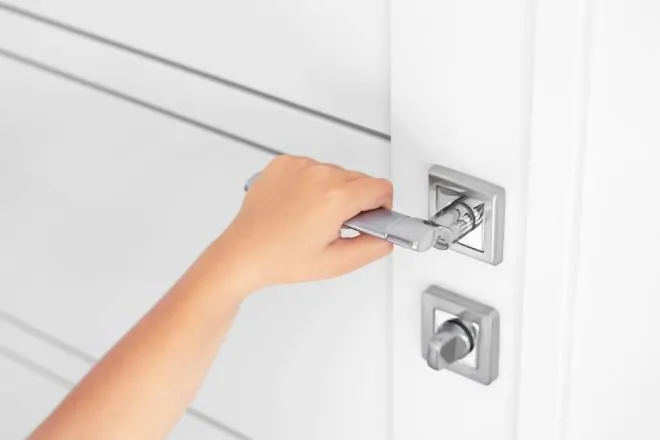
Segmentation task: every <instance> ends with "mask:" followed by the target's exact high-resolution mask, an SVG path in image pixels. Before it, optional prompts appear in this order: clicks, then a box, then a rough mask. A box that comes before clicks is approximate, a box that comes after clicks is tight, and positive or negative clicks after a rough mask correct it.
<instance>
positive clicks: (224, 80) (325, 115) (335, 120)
mask: <svg viewBox="0 0 660 440" xmlns="http://www.w3.org/2000/svg"><path fill="white" fill-rule="evenodd" d="M0 9H4V10H5V11H7V12H10V13H13V14H16V15H19V16H22V17H24V18H28V19H31V20H35V21H38V22H40V23H43V24H45V25H48V26H52V27H55V28H58V29H60V30H63V31H66V32H70V33H73V34H76V35H79V36H81V37H84V38H87V39H90V40H93V41H96V42H98V43H102V44H105V45H108V46H112V47H114V48H115V49H119V50H123V51H126V52H129V53H131V54H133V55H137V56H139V57H142V58H146V59H149V60H151V61H153V62H156V63H160V64H164V65H166V66H168V67H171V68H174V69H177V70H180V71H182V72H186V73H188V74H191V75H195V76H197V77H200V78H203V79H206V80H209V81H212V82H215V83H219V84H222V85H224V86H227V87H231V88H233V89H236V90H239V91H241V92H243V93H247V94H250V95H253V96H256V97H259V98H262V99H265V100H268V101H271V102H274V103H277V104H279V105H282V106H285V107H289V108H292V109H294V110H297V111H300V112H303V113H306V114H308V115H311V116H315V117H317V118H320V119H324V120H326V121H329V122H332V123H335V124H338V125H342V126H344V127H347V128H350V129H353V130H356V131H359V132H361V133H363V134H367V135H370V136H374V137H377V138H379V139H384V140H386V141H389V140H391V136H390V135H388V134H386V133H383V132H380V131H378V130H375V129H373V128H369V127H366V126H364V125H361V124H357V123H355V122H351V121H348V120H346V119H342V118H339V117H337V116H333V115H330V114H328V113H324V112H321V111H319V110H314V109H313V108H310V107H307V106H304V105H301V104H297V103H295V102H293V101H289V100H287V99H284V98H280V97H277V96H274V95H271V94H268V93H266V92H262V91H261V90H257V89H254V88H252V87H248V86H246V85H243V84H240V83H237V82H235V81H232V80H229V79H227V78H223V77H220V76H217V75H213V74H210V73H208V72H204V71H202V70H199V69H196V68H194V67H190V66H187V65H185V64H182V63H179V62H176V61H172V60H170V59H167V58H164V57H162V56H159V55H156V54H154V53H151V52H147V51H145V50H142V49H138V48H135V47H133V46H129V45H127V44H124V43H120V42H118V41H115V40H111V39H109V38H106V37H102V36H100V35H98V34H94V33H92V32H89V31H86V30H83V29H80V28H77V27H74V26H72V25H69V24H66V23H63V22H61V21H57V20H53V19H51V18H48V17H45V16H43V15H40V14H37V13H34V12H31V11H28V10H26V9H23V8H19V7H17V6H14V5H11V4H7V3H4V2H0Z"/></svg>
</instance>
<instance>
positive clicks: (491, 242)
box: [245, 165, 504, 264]
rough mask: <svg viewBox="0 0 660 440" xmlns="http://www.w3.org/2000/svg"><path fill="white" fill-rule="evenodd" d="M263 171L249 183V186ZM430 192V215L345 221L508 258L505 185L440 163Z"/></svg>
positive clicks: (406, 239) (406, 243)
mask: <svg viewBox="0 0 660 440" xmlns="http://www.w3.org/2000/svg"><path fill="white" fill-rule="evenodd" d="M257 176H258V174H257V175H255V176H253V177H252V178H251V179H250V180H249V181H248V182H247V184H246V185H245V190H246V191H247V190H248V189H249V188H250V186H251V184H252V182H253V181H254V179H255V178H256V177H257ZM428 195H429V207H428V210H429V214H428V219H422V218H417V217H410V216H407V215H404V214H401V213H399V212H396V211H392V210H389V209H385V208H379V209H374V210H372V211H366V212H363V213H361V214H358V215H357V216H355V217H353V218H351V219H349V220H347V221H346V222H345V223H344V226H345V227H347V228H349V229H353V230H355V231H358V232H360V233H363V234H368V235H372V236H374V237H378V238H380V239H383V240H387V241H388V242H390V243H393V244H395V245H397V246H401V247H403V248H406V249H410V250H414V251H418V252H425V251H427V250H429V249H432V248H435V249H440V250H445V249H452V250H455V251H457V252H460V253H462V254H465V255H468V256H471V257H473V258H476V259H479V260H481V261H485V262H487V263H490V264H499V263H500V262H501V261H502V245H503V240H504V189H503V188H501V187H499V186H497V185H493V184H491V183H488V182H485V181H483V180H480V179H477V178H475V177H472V176H469V175H467V174H463V173H460V172H458V171H455V170H452V169H449V168H445V167H442V166H439V165H435V166H433V167H431V169H430V170H429V184H428ZM468 235H469V236H470V237H469V238H470V239H469V244H468V240H467V238H468ZM464 239H465V240H464Z"/></svg>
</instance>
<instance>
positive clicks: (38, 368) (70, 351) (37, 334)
mask: <svg viewBox="0 0 660 440" xmlns="http://www.w3.org/2000/svg"><path fill="white" fill-rule="evenodd" d="M0 320H3V321H5V322H6V323H7V324H9V325H11V326H12V327H14V328H16V329H17V330H19V331H21V332H23V333H25V334H27V335H28V336H32V337H34V338H35V339H38V340H39V341H41V342H43V343H44V344H47V345H50V346H51V347H53V348H55V349H57V350H60V351H63V352H64V353H65V354H67V355H70V356H72V357H75V358H76V359H79V360H82V361H83V362H85V363H87V364H90V365H92V364H95V363H96V362H97V359H96V358H94V357H93V356H90V355H89V354H87V353H84V352H82V351H80V350H78V349H77V348H74V347H72V346H71V345H69V344H67V343H66V342H64V341H61V340H59V339H57V338H55V337H54V336H51V335H49V334H48V333H46V332H44V331H42V330H40V329H38V328H36V327H33V326H32V325H30V324H28V323H27V322H25V321H23V320H21V319H19V318H17V317H16V316H14V315H12V314H10V313H7V312H6V311H4V310H0ZM0 356H4V357H5V358H7V359H9V360H11V361H13V362H15V363H17V364H18V365H20V366H22V367H24V368H26V369H28V370H29V371H31V372H33V373H35V374H37V375H39V376H41V377H44V378H46V379H48V380H50V381H52V382H55V383H57V384H58V385H61V386H63V387H65V388H67V389H68V390H71V389H72V388H73V387H74V386H75V385H76V384H75V382H73V381H71V380H69V379H67V378H65V377H64V376H61V375H59V374H57V373H55V372H54V371H52V370H51V369H49V368H48V367H46V366H44V365H41V364H39V363H37V362H34V361H33V360H31V359H29V358H28V357H26V356H23V355H22V354H19V353H17V352H16V351H14V350H12V349H10V348H8V347H5V346H4V345H2V344H0ZM186 414H187V415H189V416H190V417H192V418H194V419H197V420H199V421H200V422H202V423H205V424H207V425H209V426H211V427H212V428H215V429H218V430H220V431H223V432H226V433H227V434H230V435H232V436H234V437H236V439H237V440H251V438H250V437H248V436H246V435H245V434H243V433H241V432H239V431H236V430H235V429H233V428H230V427H229V426H227V425H224V424H222V423H220V422H218V421H217V420H215V419H214V418H213V417H211V416H209V415H207V414H205V413H203V412H201V411H198V410H196V409H194V408H187V409H186Z"/></svg>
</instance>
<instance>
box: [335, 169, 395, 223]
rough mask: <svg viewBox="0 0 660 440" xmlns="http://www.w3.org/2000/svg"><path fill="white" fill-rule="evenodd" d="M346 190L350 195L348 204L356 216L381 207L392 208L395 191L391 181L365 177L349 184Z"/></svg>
mask: <svg viewBox="0 0 660 440" xmlns="http://www.w3.org/2000/svg"><path fill="white" fill-rule="evenodd" d="M346 188H347V190H348V193H349V194H350V200H349V201H348V202H349V203H350V205H351V207H352V208H353V209H354V211H355V213H356V214H357V213H359V212H362V211H369V210H371V209H376V208H380V207H385V208H388V209H391V208H392V197H393V194H394V190H393V188H392V183H391V182H390V181H389V180H386V179H377V178H374V177H363V178H358V179H355V180H352V181H350V182H348V183H347V184H346Z"/></svg>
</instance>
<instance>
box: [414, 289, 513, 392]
mask: <svg viewBox="0 0 660 440" xmlns="http://www.w3.org/2000/svg"><path fill="white" fill-rule="evenodd" d="M499 345H500V324H499V313H498V312H497V310H495V309H493V308H492V307H489V306H487V305H485V304H482V303H479V302H477V301H474V300H472V299H469V298H466V297H464V296H461V295H458V294H456V293H454V292H451V291H449V290H446V289H443V288H441V287H438V286H431V287H429V288H428V289H426V290H425V291H424V292H423V293H422V357H423V358H424V359H425V360H426V363H427V364H428V366H429V367H431V368H433V369H434V370H442V369H448V370H450V371H453V372H455V373H458V374H460V375H462V376H465V377H467V378H469V379H472V380H475V381H477V382H479V383H482V384H484V385H489V384H490V383H492V382H493V381H494V380H495V379H497V375H498V369H499ZM472 353H473V354H474V358H473V359H470V355H471V354H472Z"/></svg>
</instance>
